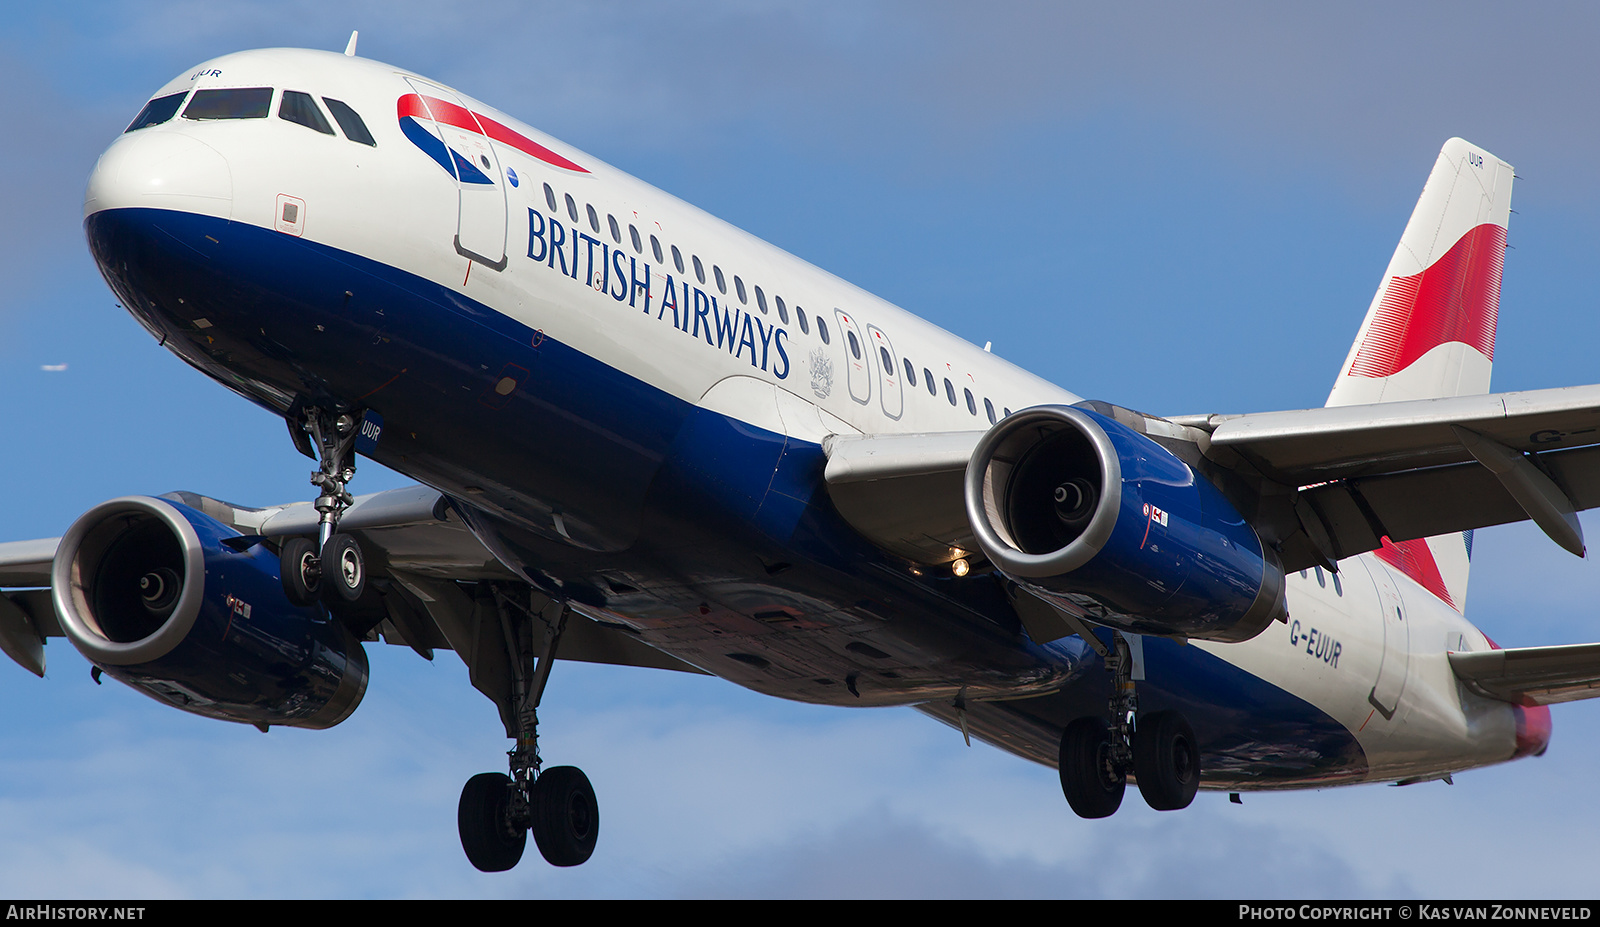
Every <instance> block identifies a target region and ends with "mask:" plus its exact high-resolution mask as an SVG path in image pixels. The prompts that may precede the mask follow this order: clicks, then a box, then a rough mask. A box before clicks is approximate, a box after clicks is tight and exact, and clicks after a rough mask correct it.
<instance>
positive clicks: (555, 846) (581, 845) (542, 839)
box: [533, 766, 600, 866]
mask: <svg viewBox="0 0 1600 927" xmlns="http://www.w3.org/2000/svg"><path fill="white" fill-rule="evenodd" d="M599 836H600V806H599V804H598V803H597V802H596V801H595V797H594V787H593V786H591V785H589V777H588V776H585V775H584V774H583V770H581V769H579V768H578V767H576V766H555V767H552V768H550V769H547V770H545V771H544V772H543V773H540V775H539V778H538V779H536V780H534V783H533V839H534V842H535V843H537V844H539V852H540V854H542V855H543V856H544V858H545V861H546V862H548V863H549V864H550V865H552V866H577V865H579V864H581V863H584V862H586V861H587V860H588V859H589V857H590V856H591V855H593V853H594V844H595V840H597V839H598V838H599Z"/></svg>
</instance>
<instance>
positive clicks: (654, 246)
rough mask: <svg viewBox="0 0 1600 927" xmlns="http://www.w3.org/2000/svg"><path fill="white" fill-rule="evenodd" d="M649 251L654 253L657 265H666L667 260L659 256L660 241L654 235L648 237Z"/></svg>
mask: <svg viewBox="0 0 1600 927" xmlns="http://www.w3.org/2000/svg"><path fill="white" fill-rule="evenodd" d="M650 250H651V251H653V252H655V255H656V263H657V264H665V263H667V259H666V258H664V257H662V256H661V239H659V238H657V237H655V236H654V235H651V236H650Z"/></svg>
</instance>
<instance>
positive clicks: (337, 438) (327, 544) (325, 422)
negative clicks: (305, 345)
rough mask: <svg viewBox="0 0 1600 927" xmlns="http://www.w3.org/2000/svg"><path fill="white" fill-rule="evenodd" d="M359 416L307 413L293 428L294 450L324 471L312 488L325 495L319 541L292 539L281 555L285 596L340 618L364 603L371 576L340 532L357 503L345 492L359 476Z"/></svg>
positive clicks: (320, 507) (320, 411) (319, 510)
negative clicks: (347, 511) (323, 608)
mask: <svg viewBox="0 0 1600 927" xmlns="http://www.w3.org/2000/svg"><path fill="white" fill-rule="evenodd" d="M360 424H361V420H360V418H359V417H357V416H356V415H354V414H352V413H349V412H345V413H338V414H335V413H332V412H329V411H327V410H325V409H318V408H308V409H305V410H303V411H302V412H301V413H300V416H299V418H298V420H292V421H291V422H290V423H289V431H290V434H291V435H292V436H293V437H294V439H295V446H296V447H298V448H300V450H301V451H302V452H304V453H305V454H307V456H312V457H316V458H317V459H318V462H319V463H320V464H321V466H320V467H319V468H318V469H316V470H313V471H312V472H311V483H312V485H314V486H317V487H318V488H320V489H321V490H322V493H321V495H319V496H317V501H316V502H315V503H314V505H315V506H316V509H317V514H318V519H317V540H316V542H315V543H314V544H313V543H312V542H311V541H310V540H308V539H306V538H291V539H290V540H288V541H287V542H285V543H284V545H283V550H282V552H281V553H280V555H279V567H280V576H281V577H282V580H283V592H284V594H285V595H287V596H288V597H289V601H291V602H293V603H295V604H296V605H314V604H316V603H317V602H318V601H321V602H322V603H323V604H325V605H327V606H328V609H329V610H330V611H332V612H333V613H335V614H341V613H344V612H346V611H348V610H349V609H351V608H352V607H353V606H355V605H356V604H357V603H358V602H360V601H361V599H362V596H363V595H364V594H365V593H366V591H367V571H366V564H365V563H364V562H363V559H362V555H361V547H360V545H358V544H357V543H356V540H355V538H353V537H351V536H350V535H348V534H340V533H339V516H340V515H342V514H344V510H345V509H347V508H349V507H350V505H351V504H352V503H353V502H354V501H355V499H354V497H352V496H351V495H350V492H349V491H348V490H347V489H346V487H347V486H348V485H349V483H350V480H351V479H352V478H354V477H355V475H356V466H355V455H354V454H353V453H352V450H353V448H354V447H355V441H356V433H357V429H358V426H359V425H360Z"/></svg>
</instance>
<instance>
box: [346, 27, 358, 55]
mask: <svg viewBox="0 0 1600 927" xmlns="http://www.w3.org/2000/svg"><path fill="white" fill-rule="evenodd" d="M360 35H361V33H359V32H357V31H355V30H354V29H352V30H350V42H349V44H347V45H345V47H344V53H345V55H347V56H348V57H351V58H354V57H355V56H356V39H357V38H358V37H360Z"/></svg>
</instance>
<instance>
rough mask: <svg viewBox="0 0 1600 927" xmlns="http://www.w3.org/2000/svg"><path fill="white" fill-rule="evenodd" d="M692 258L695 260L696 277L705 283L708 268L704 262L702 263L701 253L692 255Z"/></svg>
mask: <svg viewBox="0 0 1600 927" xmlns="http://www.w3.org/2000/svg"><path fill="white" fill-rule="evenodd" d="M690 260H692V261H694V278H695V279H696V280H698V281H700V282H701V283H702V284H704V283H705V282H706V268H705V265H704V264H701V263H700V255H698V254H694V255H690Z"/></svg>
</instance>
